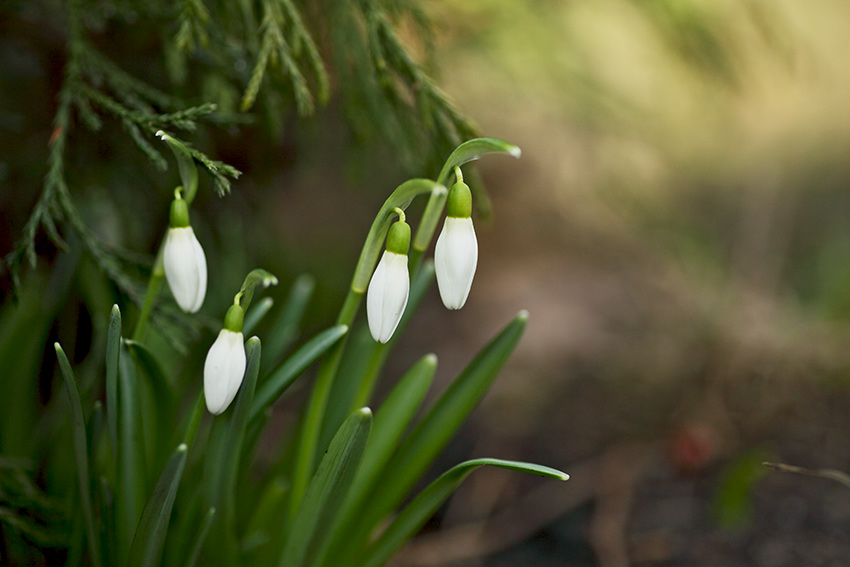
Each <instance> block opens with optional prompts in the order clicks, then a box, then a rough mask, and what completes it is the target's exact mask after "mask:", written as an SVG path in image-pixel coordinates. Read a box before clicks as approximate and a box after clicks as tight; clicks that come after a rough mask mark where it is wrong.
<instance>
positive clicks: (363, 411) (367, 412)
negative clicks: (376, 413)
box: [357, 407, 372, 417]
mask: <svg viewBox="0 0 850 567" xmlns="http://www.w3.org/2000/svg"><path fill="white" fill-rule="evenodd" d="M357 413H359V414H360V415H361V416H362V417H372V410H371V409H369V408H366V407H364V408H360V409H359V410H357Z"/></svg>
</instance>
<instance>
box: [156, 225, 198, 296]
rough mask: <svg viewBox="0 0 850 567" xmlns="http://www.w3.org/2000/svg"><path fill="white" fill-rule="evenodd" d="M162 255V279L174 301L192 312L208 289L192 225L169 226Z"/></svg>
mask: <svg viewBox="0 0 850 567" xmlns="http://www.w3.org/2000/svg"><path fill="white" fill-rule="evenodd" d="M162 259H163V264H164V267H165V279H167V280H168V286H169V287H170V288H171V293H172V294H173V295H174V299H175V300H176V301H177V305H179V306H180V309H182V310H183V311H185V312H187V313H195V312H196V311H198V309H200V308H201V305H202V304H203V303H204V296H205V295H206V293H207V259H206V256H204V249H203V248H201V243H200V242H198V239H197V238H196V237H195V233H194V231H192V227H191V226H185V227H182V228H169V229H168V234H167V235H166V237H165V250H164V251H163V258H162Z"/></svg>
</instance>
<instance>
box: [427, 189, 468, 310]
mask: <svg viewBox="0 0 850 567" xmlns="http://www.w3.org/2000/svg"><path fill="white" fill-rule="evenodd" d="M446 213H447V214H446V220H445V223H444V224H443V230H442V232H440V236H439V237H438V238H437V245H436V247H435V248H434V269H435V270H436V272H437V287H438V288H439V290H440V298H441V299H442V300H443V305H445V306H446V308H447V309H460V308H461V307H463V306H464V304H465V303H466V298H467V297H468V296H469V290H470V288H471V287H472V279H473V277H474V276H475V269H476V268H477V267H478V239H477V238H476V237H475V228H474V227H473V226H472V217H471V214H472V195H471V193H470V191H469V187H468V186H467V185H466V183H463V182H462V181H460V182H458V183H455V184H454V186H453V187H452V188H451V191H449V196H448V203H447V207H446Z"/></svg>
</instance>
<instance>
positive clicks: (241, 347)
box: [204, 329, 247, 415]
mask: <svg viewBox="0 0 850 567" xmlns="http://www.w3.org/2000/svg"><path fill="white" fill-rule="evenodd" d="M246 363H247V361H246V358H245V341H244V338H243V336H242V333H241V332H236V331H230V330H228V329H222V330H221V332H220V333H219V334H218V338H217V339H216V340H215V342H214V343H213V345H212V346H211V347H210V351H209V353H207V360H206V362H204V398H206V401H207V409H208V410H210V413H212V414H213V415H218V414H220V413H222V412H223V411H224V410H226V409H227V406H229V405H230V402H232V401H233V398H235V397H236V392H238V391H239V386H241V385H242V379H243V378H244V376H245V365H246Z"/></svg>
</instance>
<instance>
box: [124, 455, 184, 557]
mask: <svg viewBox="0 0 850 567" xmlns="http://www.w3.org/2000/svg"><path fill="white" fill-rule="evenodd" d="M186 452H187V447H186V445H185V444H181V445H179V446H178V447H177V449H176V450H175V451H174V453H173V454H172V455H171V458H169V459H168V462H167V463H166V464H165V468H164V469H163V471H162V474H160V476H159V479H158V480H157V482H156V485H154V488H153V491H152V492H151V494H150V497H149V498H148V501H147V503H146V504H145V507H144V510H142V515H141V517H140V519H139V525H138V527H137V528H136V532H135V534H134V535H133V543H132V544H131V546H130V552H129V554H128V556H127V562H126V565H129V566H130V567H156V566H157V565H159V563H160V559H161V557H162V549H163V546H164V545H165V537H166V535H167V533H168V524H169V522H170V520H171V510H172V508H173V507H174V499H175V497H176V496H177V488H178V487H179V486H180V477H181V476H182V475H183V467H184V466H185V464H186Z"/></svg>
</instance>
